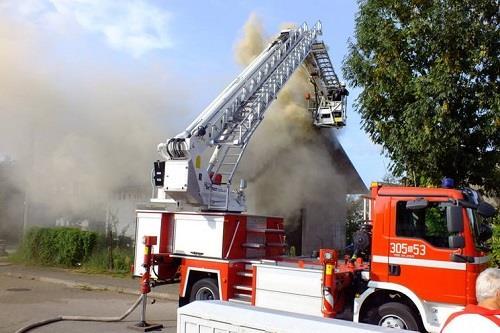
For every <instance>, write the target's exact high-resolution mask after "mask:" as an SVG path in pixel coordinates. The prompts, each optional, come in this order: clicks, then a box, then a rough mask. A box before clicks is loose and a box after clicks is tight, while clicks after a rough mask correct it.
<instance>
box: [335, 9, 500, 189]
mask: <svg viewBox="0 0 500 333" xmlns="http://www.w3.org/2000/svg"><path fill="white" fill-rule="evenodd" d="M359 6H360V10H359V12H358V16H357V18H356V30H355V36H356V41H355V42H351V43H350V46H349V48H350V50H349V54H348V56H347V57H346V59H345V60H344V67H343V70H344V76H345V77H346V79H347V80H348V81H349V82H350V84H351V85H353V86H355V87H360V88H363V90H362V92H361V93H360V95H359V97H358V99H357V101H356V108H357V111H358V112H359V113H360V114H361V117H362V123H363V128H364V129H365V131H366V132H367V133H368V134H369V135H370V137H371V138H372V140H373V141H374V142H375V143H378V144H381V145H382V146H383V147H384V150H385V152H386V154H387V155H388V157H390V159H391V160H392V161H393V163H392V165H391V171H392V172H393V173H394V174H395V175H396V176H406V177H408V178H409V179H410V180H412V181H413V182H414V183H415V185H430V184H438V183H439V181H440V179H441V178H442V177H443V176H448V177H452V178H454V179H455V180H456V181H457V183H458V184H459V185H463V184H476V185H479V186H481V187H482V188H483V189H484V190H485V191H486V192H487V193H489V194H493V195H494V194H497V195H498V194H499V191H500V167H499V166H500V163H499V162H500V152H499V150H498V146H499V143H500V131H499V129H500V111H499V109H500V94H499V87H498V83H499V82H500V76H499V73H500V71H499V68H500V54H499V53H500V47H499V41H500V33H499V29H498V2H497V1H495V0H461V1H458V0H440V1H431V0H405V1H400V0H364V1H359Z"/></svg>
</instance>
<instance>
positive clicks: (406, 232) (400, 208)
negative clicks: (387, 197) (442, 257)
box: [396, 201, 449, 248]
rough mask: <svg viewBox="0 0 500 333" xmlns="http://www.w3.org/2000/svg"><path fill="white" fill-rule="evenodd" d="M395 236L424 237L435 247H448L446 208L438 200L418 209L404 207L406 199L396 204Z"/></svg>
mask: <svg viewBox="0 0 500 333" xmlns="http://www.w3.org/2000/svg"><path fill="white" fill-rule="evenodd" d="M396 236H400V237H411V238H420V239H424V240H426V241H427V242H429V243H430V244H432V245H434V246H436V247H445V248H448V247H449V245H448V236H449V233H448V229H447V227H446V208H445V207H444V206H443V205H440V203H439V202H429V206H428V207H427V208H424V209H419V210H409V209H406V201H399V202H398V203H397V205H396Z"/></svg>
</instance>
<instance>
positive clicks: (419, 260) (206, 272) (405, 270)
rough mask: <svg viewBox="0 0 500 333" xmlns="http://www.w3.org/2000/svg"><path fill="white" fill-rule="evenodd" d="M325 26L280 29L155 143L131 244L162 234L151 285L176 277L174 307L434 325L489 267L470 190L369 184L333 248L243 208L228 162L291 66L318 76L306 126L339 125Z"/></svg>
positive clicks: (486, 210)
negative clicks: (233, 307)
mask: <svg viewBox="0 0 500 333" xmlns="http://www.w3.org/2000/svg"><path fill="white" fill-rule="evenodd" d="M320 34H321V24H320V23H319V22H318V23H317V24H316V25H315V26H314V27H313V28H311V29H309V28H308V27H307V25H305V24H304V25H302V26H301V27H299V28H297V29H292V30H287V31H283V32H281V34H280V35H279V36H278V37H277V38H276V39H275V40H274V41H273V42H272V43H271V44H270V45H269V47H267V48H266V49H265V50H264V51H263V52H262V54H260V55H259V56H258V57H257V58H256V59H255V60H254V61H253V62H252V63H251V64H250V65H249V66H248V67H247V68H246V69H245V70H244V71H243V72H242V74H241V75H240V76H238V77H237V78H236V80H234V81H233V82H232V83H231V84H230V85H229V86H228V87H227V88H226V89H225V90H224V91H223V92H222V93H221V95H220V96H218V97H217V98H216V99H215V100H214V101H213V102H212V103H211V104H210V105H209V106H208V107H207V109H205V110H204V111H203V112H202V113H201V114H200V116H199V117H198V118H196V119H195V121H194V122H193V123H192V124H191V125H189V127H188V128H187V129H186V130H185V131H184V132H182V133H180V134H179V135H177V136H176V137H174V138H171V139H169V140H168V141H167V142H166V143H162V144H160V145H159V146H158V150H159V152H160V155H161V156H162V157H163V160H162V161H158V162H156V163H155V168H154V170H153V172H154V175H153V178H154V182H155V185H156V186H155V188H156V197H155V199H153V200H152V201H153V202H155V203H157V204H158V206H160V207H161V208H158V209H149V210H138V211H137V229H136V244H141V243H142V242H141V240H142V238H143V237H144V236H156V237H157V239H158V244H157V245H154V246H153V254H154V264H153V274H152V275H153V277H154V278H155V279H156V280H155V282H154V284H156V285H157V284H162V283H168V282H173V281H180V284H179V301H180V302H179V303H180V305H182V304H186V303H188V302H190V301H193V300H210V299H221V300H228V301H233V302H241V303H248V304H253V305H255V306H260V307H265V308H272V309H278V310H285V311H291V312H297V313H303V314H312V315H318V316H326V317H332V318H344V319H352V320H353V321H355V322H367V323H373V324H376V325H381V326H387V327H399V328H405V329H412V330H421V331H424V330H426V331H429V332H438V331H439V328H440V326H441V325H442V324H443V323H444V321H445V319H446V318H447V317H448V315H449V314H450V313H451V312H454V311H456V310H458V309H460V308H462V307H463V306H464V305H465V304H467V303H473V302H475V293H474V285H475V279H476V277H477V275H478V274H479V272H481V270H483V269H484V268H485V267H486V266H487V262H488V256H487V254H486V247H485V246H484V243H485V241H486V239H487V238H489V237H490V236H491V232H488V228H487V227H485V226H486V224H484V223H483V221H482V219H483V218H485V217H488V216H491V215H492V214H493V213H494V209H493V208H492V207H491V206H489V205H488V204H486V203H484V202H483V201H481V198H480V197H479V195H478V194H477V192H475V191H473V190H470V189H463V190H459V189H453V188H411V187H398V186H387V185H381V184H372V186H371V194H370V195H369V196H368V197H367V203H366V207H367V209H366V210H367V214H366V215H367V218H366V221H365V223H364V224H363V225H362V228H361V229H360V230H359V231H358V232H356V233H355V235H354V244H353V247H352V249H351V253H349V255H348V256H346V257H342V258H339V257H338V255H339V253H338V252H337V251H335V250H332V249H321V250H320V251H319V253H318V254H313V255H311V256H308V257H307V256H302V257H288V256H285V255H284V254H285V252H286V246H287V245H286V242H285V230H284V223H283V219H282V218H279V217H265V216H256V215H249V214H245V213H242V212H244V211H245V196H244V189H245V187H246V184H245V181H243V180H241V181H240V182H239V186H238V187H237V188H235V187H234V186H233V183H234V179H233V177H234V175H235V170H236V168H237V166H238V164H239V162H240V160H241V157H242V155H243V153H244V151H245V149H246V146H247V144H248V142H249V140H250V138H251V136H252V134H253V133H254V132H255V130H256V128H257V126H258V125H259V124H260V122H261V121H262V119H263V114H264V112H265V111H266V110H267V108H268V106H269V104H270V103H271V102H272V101H273V100H274V98H275V97H276V96H277V93H278V92H279V90H280V89H281V88H282V87H283V85H284V84H285V83H286V81H287V80H288V78H289V77H290V76H291V75H292V73H293V72H294V71H295V70H296V69H297V67H298V66H299V65H301V64H303V65H304V66H305V68H306V69H307V70H308V71H309V73H310V74H311V81H312V83H313V85H314V91H315V94H314V95H315V96H314V98H312V99H311V104H310V106H311V111H312V123H313V124H314V125H315V126H317V127H322V128H324V127H341V126H344V125H345V105H346V93H345V88H344V89H343V87H342V84H340V82H339V81H338V78H337V76H336V74H335V71H334V70H333V66H332V64H331V62H330V59H329V57H328V53H327V49H326V46H325V44H324V43H323V42H319V41H317V36H319V35H320ZM342 92H344V94H342ZM210 153H211V154H210ZM207 157H209V158H207ZM318 250H319V249H318ZM141 251H142V247H141V246H137V249H136V262H135V271H134V274H135V275H136V276H141V275H142V274H143V273H144V268H143V267H142V266H141V264H142V262H141V259H142V257H143V256H142V254H141Z"/></svg>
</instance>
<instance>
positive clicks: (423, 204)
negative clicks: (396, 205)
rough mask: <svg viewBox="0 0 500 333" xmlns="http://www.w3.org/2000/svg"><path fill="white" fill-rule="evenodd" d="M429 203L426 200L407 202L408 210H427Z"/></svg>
mask: <svg viewBox="0 0 500 333" xmlns="http://www.w3.org/2000/svg"><path fill="white" fill-rule="evenodd" d="M428 205H429V202H428V201H427V200H425V199H417V200H410V201H407V202H406V209H409V210H419V209H424V208H427V206H428Z"/></svg>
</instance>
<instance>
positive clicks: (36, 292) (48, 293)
mask: <svg viewBox="0 0 500 333" xmlns="http://www.w3.org/2000/svg"><path fill="white" fill-rule="evenodd" d="M136 299H137V296H136V295H128V294H123V293H119V292H111V291H105V290H101V291H99V290H89V289H88V288H85V287H81V288H80V289H78V288H69V287H67V286H64V285H61V284H55V283H47V282H41V281H38V280H29V279H20V278H16V277H13V276H5V275H0V332H2V333H4V332H5V333H11V332H15V331H16V330H17V329H19V328H20V327H22V326H25V325H26V324H28V323H31V322H34V321H38V320H42V319H48V318H52V317H56V316H58V315H81V316H85V315H87V316H113V317H114V316H120V315H121V314H123V313H124V312H125V311H126V310H127V309H128V308H129V307H130V306H131V305H132V304H133V303H134V301H135V300H136ZM151 300H152V299H151V298H150V299H149V301H150V302H149V304H148V308H147V320H148V321H151V322H154V323H160V324H163V325H164V327H166V328H164V329H163V331H162V332H175V330H176V310H177V302H175V301H168V300H164V299H156V302H155V304H152V305H151ZM139 318H140V306H139V307H138V308H137V309H136V310H135V311H134V312H133V313H132V314H131V315H130V316H129V317H128V318H126V319H125V321H124V322H119V323H94V322H67V321H65V322H58V323H53V324H50V325H48V326H44V327H41V328H37V329H34V330H33V331H30V332H34V333H49V332H53V333H59V332H61V333H62V332H64V333H67V332H74V333H80V332H81V333H84V332H85V333H87V332H111V333H115V332H116V333H118V332H120V333H122V332H135V331H133V330H131V329H128V328H127V326H130V325H133V324H134V323H136V322H137V321H138V319H139Z"/></svg>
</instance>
